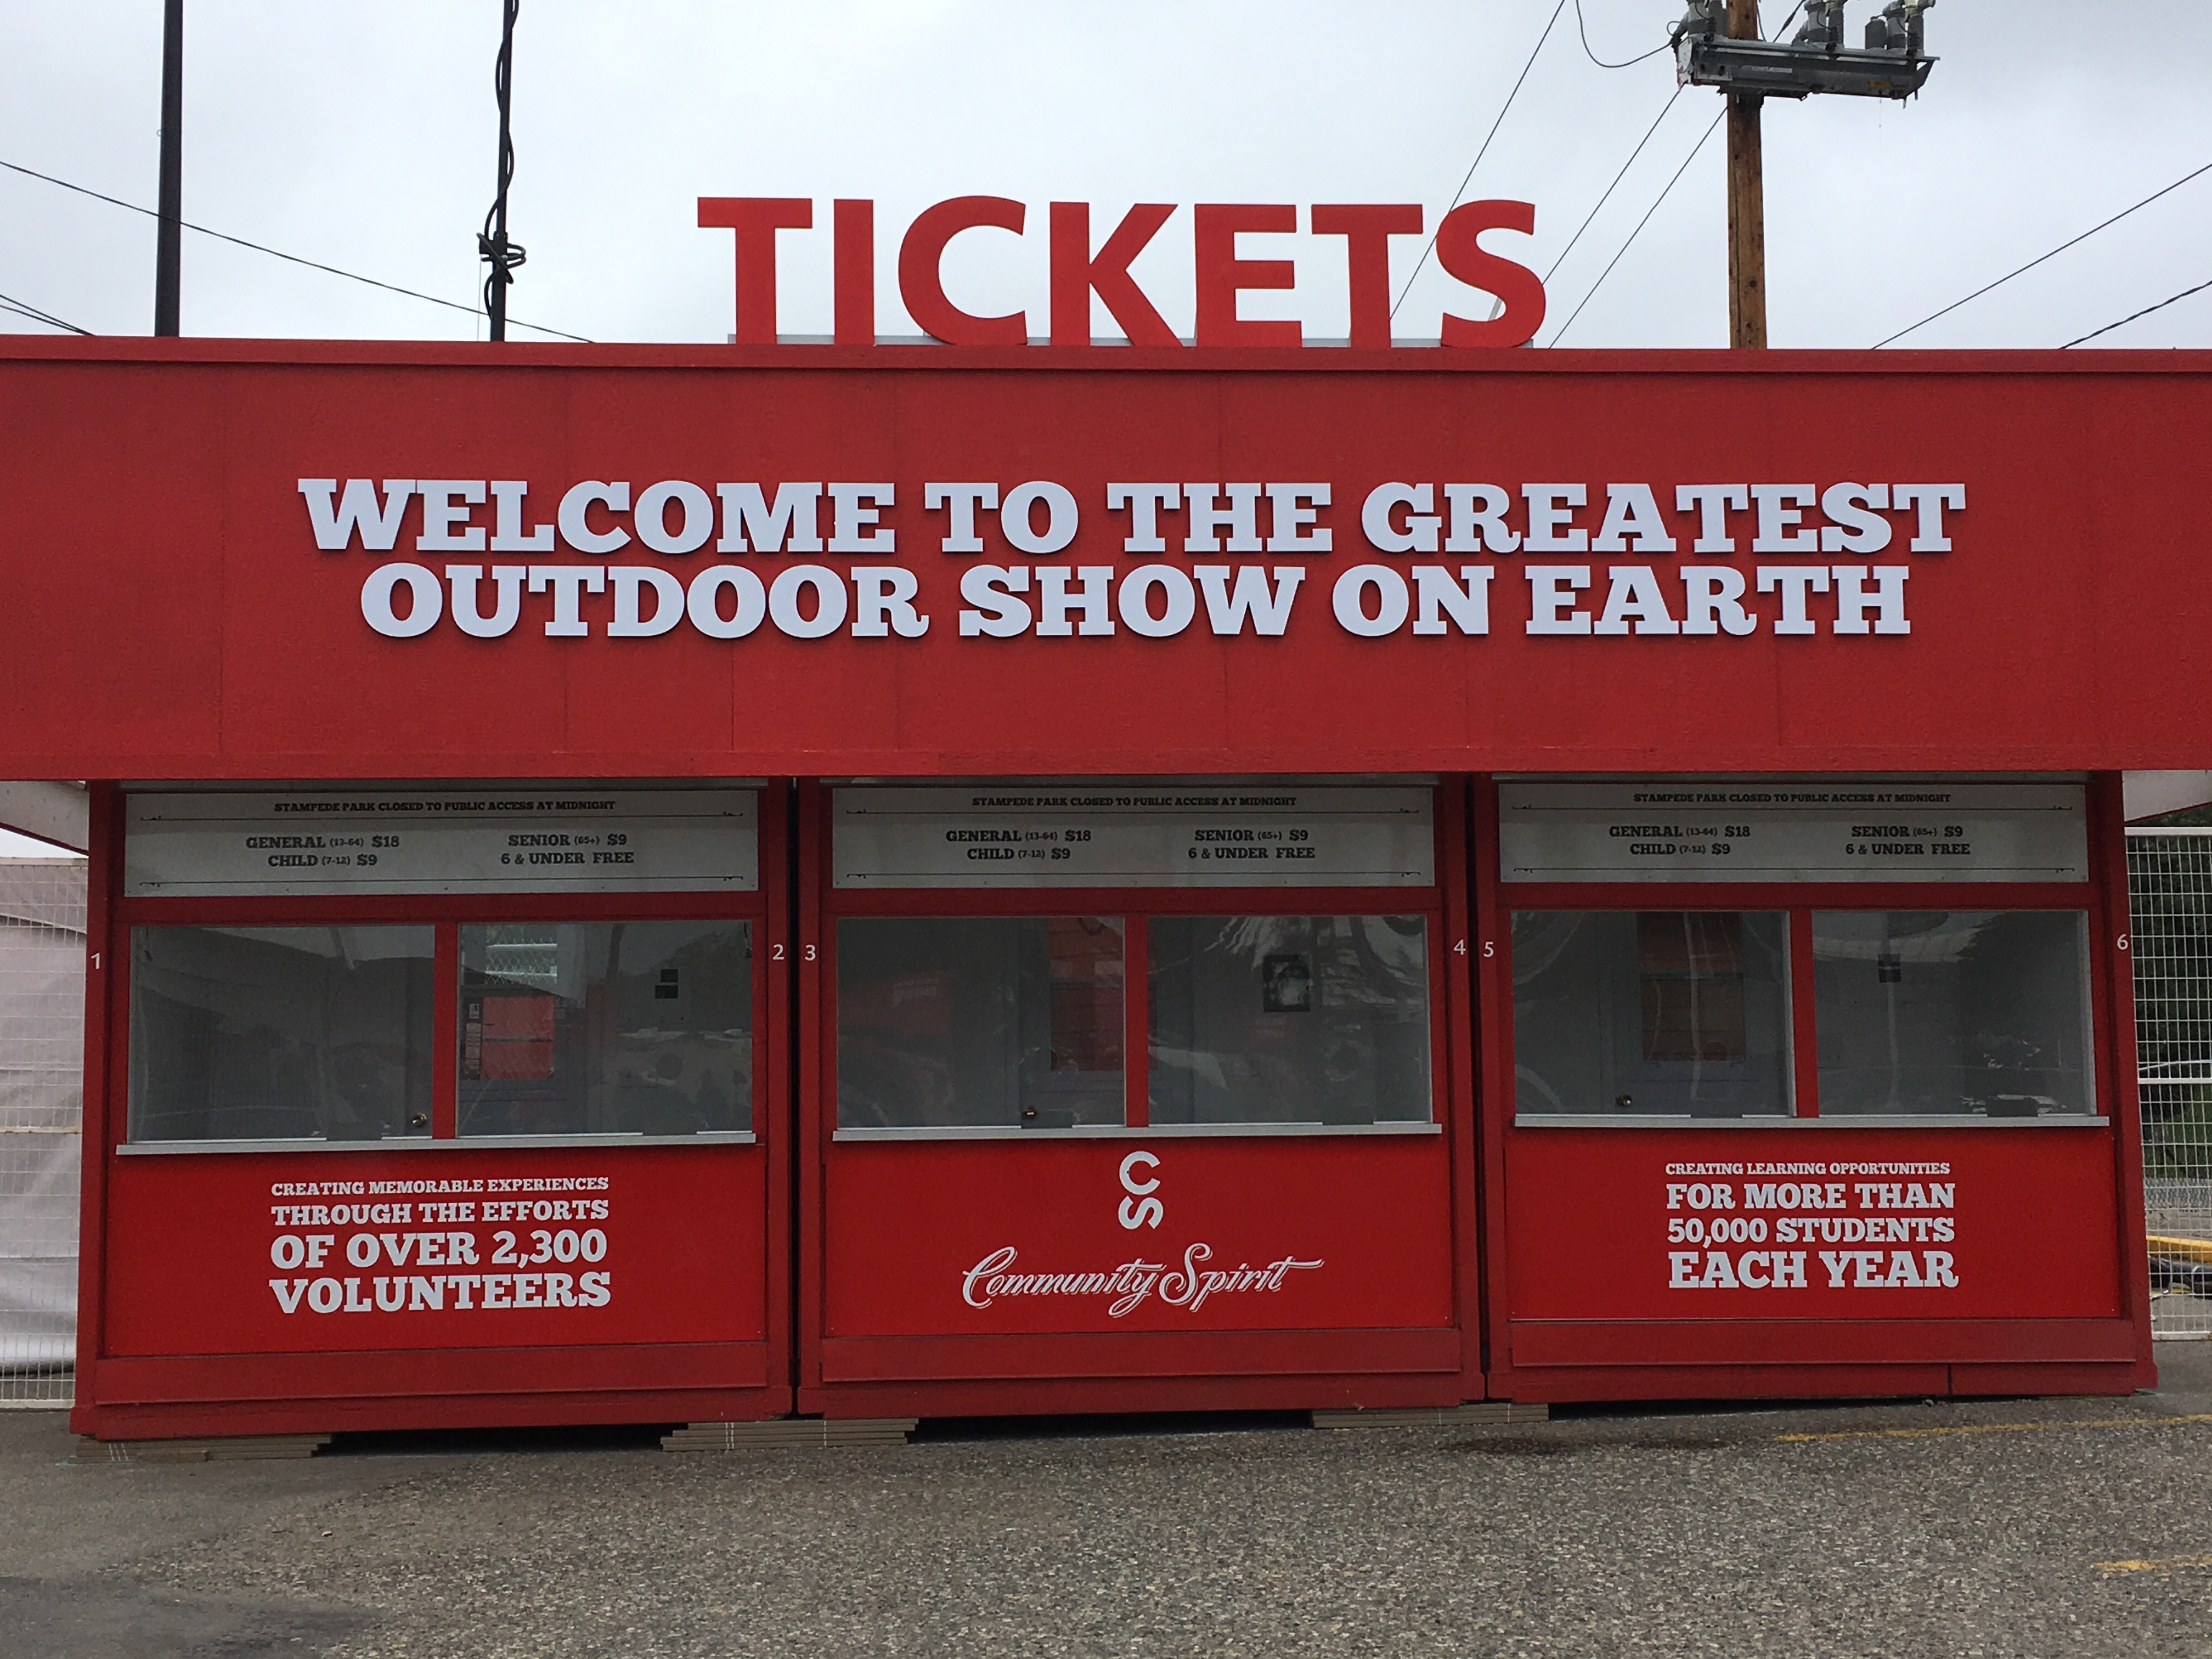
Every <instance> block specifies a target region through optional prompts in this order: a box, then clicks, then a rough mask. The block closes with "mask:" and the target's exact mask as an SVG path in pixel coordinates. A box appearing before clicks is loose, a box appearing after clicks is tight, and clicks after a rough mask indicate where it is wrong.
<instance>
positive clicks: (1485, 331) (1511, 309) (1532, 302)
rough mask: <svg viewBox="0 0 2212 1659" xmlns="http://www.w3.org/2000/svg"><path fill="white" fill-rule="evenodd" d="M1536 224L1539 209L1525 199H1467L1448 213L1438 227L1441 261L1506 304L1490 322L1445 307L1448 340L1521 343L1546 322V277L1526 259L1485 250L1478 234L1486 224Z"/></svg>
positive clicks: (1520, 227)
mask: <svg viewBox="0 0 2212 1659" xmlns="http://www.w3.org/2000/svg"><path fill="white" fill-rule="evenodd" d="M1535 228H1536V210H1535V208H1534V206H1533V205H1532V204H1529V203H1527V202H1469V203H1468V204H1466V205H1464V206H1462V207H1455V208H1454V209H1453V210H1451V211H1450V212H1449V213H1447V214H1446V215H1444V222H1443V223H1442V224H1440V225H1438V226H1437V264H1440V265H1442V266H1443V268H1444V269H1445V270H1447V271H1449V273H1450V274H1451V275H1452V276H1456V277H1457V278H1459V280H1460V281H1461V282H1462V283H1466V284H1467V285H1468V287H1469V288H1472V289H1480V290H1481V291H1482V292H1483V293H1485V294H1494V295H1497V296H1498V300H1499V301H1500V302H1501V303H1502V304H1503V306H1504V310H1502V311H1500V312H1499V313H1498V315H1497V316H1496V317H1495V318H1493V319H1491V320H1490V321H1488V322H1481V323H1477V322H1471V321H1469V320H1468V319H1467V318H1464V317H1455V316H1453V315H1452V314H1451V313H1449V312H1446V313H1444V319H1443V343H1444V344H1446V345H1448V346H1517V345H1526V344H1528V342H1529V341H1531V340H1533V339H1534V338H1535V337H1536V331H1537V330H1538V329H1540V328H1541V327H1542V326H1543V325H1544V283H1543V279H1542V278H1541V277H1540V276H1537V275H1536V273H1535V272H1534V271H1533V270H1529V269H1528V266H1526V265H1519V264H1514V263H1513V261H1512V260H1510V259H1504V258H1499V257H1498V255H1497V254H1495V253H1486V252H1483V250H1482V248H1481V246H1480V245H1479V244H1478V242H1477V240H1476V239H1477V238H1478V237H1480V235H1481V234H1482V233H1483V232H1484V231H1486V230H1517V231H1519V232H1520V233H1521V234H1522V235H1524V236H1526V235H1528V234H1530V233H1531V232H1533V231H1534V229H1535Z"/></svg>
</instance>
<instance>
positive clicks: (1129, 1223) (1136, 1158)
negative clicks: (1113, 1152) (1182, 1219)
mask: <svg viewBox="0 0 2212 1659" xmlns="http://www.w3.org/2000/svg"><path fill="white" fill-rule="evenodd" d="M1140 1167H1141V1168H1142V1169H1144V1170H1157V1169H1158V1168H1159V1167H1160V1161H1159V1159H1158V1158H1155V1157H1153V1156H1152V1153H1150V1152H1132V1153H1130V1154H1129V1155H1128V1157H1127V1158H1123V1159H1122V1160H1121V1190H1122V1191H1123V1192H1125V1193H1127V1194H1128V1197H1127V1198H1125V1199H1123V1200H1121V1210H1120V1212H1119V1217H1120V1219H1121V1225H1123V1226H1124V1227H1126V1228H1127V1229H1128V1230H1129V1231H1131V1232H1134V1231H1137V1229H1138V1228H1139V1227H1157V1226H1158V1225H1160V1223H1161V1222H1163V1221H1164V1220H1166V1219H1167V1217H1168V1212H1167V1206H1165V1205H1164V1204H1162V1203H1161V1202H1160V1200H1158V1199H1157V1198H1154V1197H1152V1194H1154V1193H1156V1192H1158V1191H1159V1189H1160V1178H1159V1177H1158V1176H1147V1177H1146V1179H1144V1180H1142V1181H1139V1179H1138V1178H1137V1176H1138V1171H1139V1168H1140Z"/></svg>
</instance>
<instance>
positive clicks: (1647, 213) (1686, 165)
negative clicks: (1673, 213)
mask: <svg viewBox="0 0 2212 1659" xmlns="http://www.w3.org/2000/svg"><path fill="white" fill-rule="evenodd" d="M1727 118H1728V106H1727V104H1726V103H1725V102H1723V104H1722V106H1721V112H1720V113H1719V114H1718V115H1716V116H1715V117H1713V124H1712V125H1711V126H1709V127H1707V128H1706V129H1705V131H1704V132H1702V133H1700V134H1699V137H1698V142H1697V143H1696V144H1694V145H1693V146H1692V148H1691V150H1690V153H1689V154H1688V155H1685V156H1684V157H1683V158H1682V165H1681V166H1680V167H1676V168H1675V169H1674V177H1673V178H1672V179H1668V181H1667V188H1666V189H1665V190H1662V191H1660V192H1659V199H1658V201H1656V202H1654V203H1653V204H1651V205H1650V207H1649V208H1647V209H1646V210H1644V216H1643V217H1642V218H1641V219H1638V221H1637V222H1636V228H1635V229H1633V230H1632V231H1630V232H1629V233H1628V240H1626V241H1625V242H1623V243H1622V244H1621V245H1620V252H1619V253H1616V254H1614V255H1613V264H1610V265H1607V267H1606V268H1605V269H1604V270H1601V271H1600V272H1599V273H1598V277H1597V281H1595V283H1591V284H1590V290H1589V293H1587V294H1585V295H1583V302H1582V304H1581V305H1578V306H1577V307H1575V311H1574V316H1573V317H1570V318H1568V319H1567V320H1566V321H1565V322H1564V323H1562V324H1560V325H1559V332H1558V333H1557V334H1554V335H1553V336H1552V343H1553V345H1557V344H1559V342H1560V341H1561V340H1563V339H1565V337H1566V334H1567V331H1568V330H1569V329H1571V328H1572V327H1573V326H1574V325H1575V317H1579V316H1581V315H1582V314H1583V309H1584V308H1585V307H1588V306H1589V302H1590V301H1592V300H1595V298H1597V291H1598V289H1601V288H1603V287H1604V286H1605V279H1606V278H1607V277H1608V276H1612V275H1613V265H1617V264H1620V262H1621V259H1622V258H1624V257H1625V256H1626V254H1627V252H1628V250H1629V249H1630V248H1632V247H1633V246H1636V239H1637V238H1638V236H1641V235H1642V234H1644V226H1646V225H1648V224H1650V222H1651V216H1652V215H1653V214H1655V213H1656V212H1658V211H1659V210H1660V208H1661V206H1662V205H1663V204H1665V202H1666V200H1667V197H1668V196H1670V195H1671V194H1673V193H1674V186H1675V185H1678V184H1680V182H1681V180H1682V175H1683V174H1684V173H1687V172H1688V171H1689V170H1690V163H1691V162H1692V161H1696V160H1697V159H1698V152H1699V150H1702V149H1705V141H1706V140H1707V139H1709V138H1711V137H1712V136H1713V134H1714V133H1716V132H1717V131H1720V125H1721V123H1722V122H1723V121H1724V120H1726V119H1727Z"/></svg>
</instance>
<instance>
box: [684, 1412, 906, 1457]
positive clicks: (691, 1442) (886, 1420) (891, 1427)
mask: <svg viewBox="0 0 2212 1659" xmlns="http://www.w3.org/2000/svg"><path fill="white" fill-rule="evenodd" d="M917 1420H918V1419H915V1418H911V1417H847V1418H831V1417H785V1418H778V1419H772V1420H770V1421H769V1422H765V1423H694V1424H691V1425H690V1426H688V1427H686V1428H681V1429H678V1430H677V1431H675V1432H674V1433H673V1434H666V1435H663V1436H662V1437H661V1439H660V1449H661V1450H663V1451H671V1452H733V1451H752V1450H755V1449H758V1448H760V1447H763V1446H903V1445H904V1444H906V1438H907V1436H908V1435H909V1434H912V1433H913V1432H914V1428H915V1423H916V1421H917Z"/></svg>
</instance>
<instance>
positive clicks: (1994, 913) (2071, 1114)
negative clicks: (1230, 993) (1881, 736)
mask: <svg viewBox="0 0 2212 1659" xmlns="http://www.w3.org/2000/svg"><path fill="white" fill-rule="evenodd" d="M2118 786H2119V780H2118V778H2117V777H2114V776H2112V775H2109V774H2108V775H2102V776H2100V777H2095V778H2088V779H2084V778H2081V777H2073V778H2038V779H2006V780H2002V781H1993V780H1990V779H1988V778H1986V777H1983V778H1970V779H1960V778H1943V777H1926V776H1894V775H1892V776H1878V777H1868V776H1863V777H1833V776H1830V777H1819V778H1759V777H1747V776H1735V777H1711V778H1694V777H1690V778H1684V777H1643V778H1632V779H1607V780H1603V781H1593V780H1572V781H1567V780H1559V779H1541V780H1537V779H1518V780H1509V781H1503V782H1499V783H1495V784H1489V785H1486V787H1484V789H1483V790H1482V791H1481V796H1482V799H1483V801H1484V806H1483V808H1482V811H1481V819H1482V822H1483V823H1485V824H1486V825H1494V826H1495V834H1494V837H1486V838H1485V842H1484V844H1483V845H1482V846H1481V848H1480V851H1479V853H1478V868H1479V870H1480V889H1481V892H1482V899H1481V911H1482V915H1483V918H1484V921H1483V925H1482V927H1481V931H1482V932H1483V933H1485V934H1486V943H1485V949H1486V951H1487V950H1490V949H1492V947H1493V943H1494V949H1495V957H1494V958H1493V960H1494V963H1495V966H1494V967H1492V966H1491V964H1489V963H1486V968H1488V969H1490V970H1489V971H1487V972H1486V974H1485V976H1484V981H1483V987H1482V1003H1483V1030H1484V1036H1485V1040H1486V1055H1487V1058H1488V1063H1487V1066H1486V1071H1485V1078H1484V1084H1485V1096H1486V1111H1485V1114H1484V1127H1485V1147H1486V1170H1487V1172H1488V1175H1489V1181H1488V1186H1487V1195H1488V1197H1489V1200H1490V1205H1489V1211H1488V1216H1487V1228H1486V1245H1487V1250H1486V1255H1487V1258H1488V1260H1489V1261H1490V1262H1491V1264H1492V1271H1491V1275H1490V1281H1489V1282H1490V1284H1491V1287H1492V1303H1491V1318H1490V1344H1491V1349H1490V1352H1491V1366H1490V1379H1491V1386H1492V1388H1493V1389H1496V1390H1498V1391H1499V1392H1501V1393H1504V1394H1507V1395H1511V1396H1513V1397H1514V1398H1516V1399H1528V1400H1586V1399H1605V1398H1639V1399H1648V1398H1667V1397H1677V1398H1679V1397H1683V1396H1691V1397H1699V1396H1703V1397H1718V1396H1734V1395H1832V1394H1861V1395H1898V1394H1929V1395H1942V1394H2007V1393H2060V1392H2068V1393H2106V1394H2121V1393H2126V1392H2129V1391H2130V1390H2131V1389H2135V1388H2136V1387H2138V1386H2147V1385H2148V1383H2150V1382H2151V1381H2152V1380H2153V1379H2154V1372H2153V1371H2152V1370H2151V1364H2150V1342H2149V1328H2148V1319H2147V1318H2146V1317H2145V1314H2144V1296H2145V1285H2146V1279H2145V1272H2146V1269H2145V1261H2144V1243H2143V1229H2142V1206H2141V1195H2142V1172H2141V1168H2140V1163H2139V1158H2140V1147H2141V1139H2140V1130H2139V1127H2138V1125H2137V1121H2136V1098H2135V1087H2134V1084H2135V1048H2134V1040H2133V1036H2134V1034H2133V1028H2132V1023H2131V1018H2130V1015H2129V1013H2128V1012H2127V1011H2128V1010H2130V1008H2131V1007H2132V998H2131V995H2130V989H2129V986H2128V981H2127V962H2128V957H2127V946H2128V939H2127V928H2128V922H2127V867H2126V855H2125V848H2124V840H2123V836H2122V822H2121V816H2120V803H2119V793H2118Z"/></svg>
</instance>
